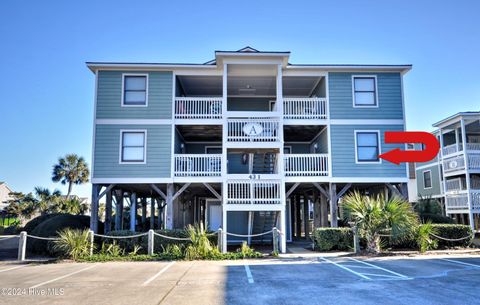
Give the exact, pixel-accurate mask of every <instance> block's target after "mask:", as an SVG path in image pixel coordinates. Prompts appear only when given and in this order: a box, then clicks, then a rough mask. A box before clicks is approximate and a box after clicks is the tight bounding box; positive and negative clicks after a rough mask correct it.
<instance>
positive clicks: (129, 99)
mask: <svg viewBox="0 0 480 305" xmlns="http://www.w3.org/2000/svg"><path fill="white" fill-rule="evenodd" d="M147 84H148V77H147V75H136V74H135V75H133V74H132V75H128V74H124V75H123V96H122V105H123V106H146V105H147V87H148V85H147Z"/></svg>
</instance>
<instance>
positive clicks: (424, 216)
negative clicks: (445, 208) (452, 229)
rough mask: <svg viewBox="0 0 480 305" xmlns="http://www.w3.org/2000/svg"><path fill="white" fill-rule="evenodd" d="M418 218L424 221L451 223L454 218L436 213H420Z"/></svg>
mask: <svg viewBox="0 0 480 305" xmlns="http://www.w3.org/2000/svg"><path fill="white" fill-rule="evenodd" d="M420 220H421V221H422V222H424V223H426V222H429V221H430V222H432V223H450V224H453V223H454V220H453V219H452V218H450V217H447V216H443V215H438V214H428V213H426V214H420Z"/></svg>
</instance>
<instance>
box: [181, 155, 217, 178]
mask: <svg viewBox="0 0 480 305" xmlns="http://www.w3.org/2000/svg"><path fill="white" fill-rule="evenodd" d="M221 161H222V155H221V154H205V155H201V154H195V155H190V154H176V155H174V162H175V166H174V175H175V177H212V176H220V175H221V173H222V165H221Z"/></svg>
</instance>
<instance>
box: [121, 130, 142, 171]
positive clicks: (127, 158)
mask: <svg viewBox="0 0 480 305" xmlns="http://www.w3.org/2000/svg"><path fill="white" fill-rule="evenodd" d="M121 141H122V142H121V152H120V163H145V158H146V154H145V152H146V147H145V143H146V132H145V131H122V132H121Z"/></svg>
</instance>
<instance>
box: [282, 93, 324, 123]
mask: <svg viewBox="0 0 480 305" xmlns="http://www.w3.org/2000/svg"><path fill="white" fill-rule="evenodd" d="M283 117H284V118H285V119H324V120H325V119H327V118H328V110H327V99H326V98H320V97H304V98H302V97H299V98H283Z"/></svg>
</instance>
